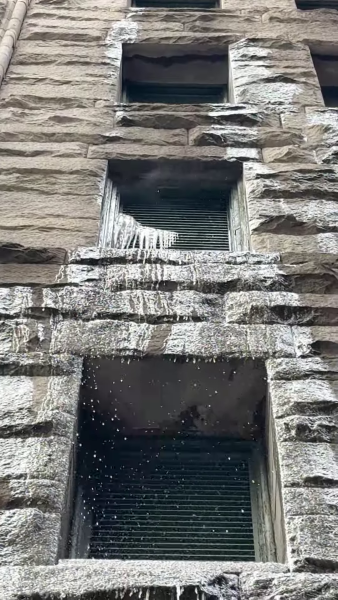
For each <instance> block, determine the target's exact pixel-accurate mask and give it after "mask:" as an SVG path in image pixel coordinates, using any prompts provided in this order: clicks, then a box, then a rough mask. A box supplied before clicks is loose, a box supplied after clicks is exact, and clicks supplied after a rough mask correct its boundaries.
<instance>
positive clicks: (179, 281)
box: [59, 260, 284, 293]
mask: <svg viewBox="0 0 338 600" xmlns="http://www.w3.org/2000/svg"><path fill="white" fill-rule="evenodd" d="M178 262H179V261H178ZM182 263H183V261H182ZM61 275H62V277H61ZM93 281H97V282H102V283H103V285H105V286H106V288H107V289H108V290H111V291H113V290H116V291H118V290H121V289H122V290H123V289H135V287H136V286H137V287H138V289H151V290H153V289H154V287H156V283H157V282H158V283H159V284H161V288H162V289H163V290H166V289H167V290H168V291H169V290H178V291H182V290H189V289H195V290H198V291H200V292H204V293H214V292H222V293H224V292H225V291H227V290H229V291H230V290H231V289H242V290H243V289H244V290H257V289H271V288H272V289H279V288H283V287H284V281H283V277H282V276H281V275H280V272H279V269H278V265H276V264H267V265H259V264H258V265H248V266H245V265H243V266H240V265H231V264H228V265H227V264H221V263H219V262H215V263H213V262H210V263H209V262H208V261H207V260H206V262H205V263H204V264H203V261H201V262H200V261H194V260H192V261H189V260H188V261H187V264H181V265H180V264H176V261H175V262H174V264H161V263H160V262H159V263H158V264H156V263H155V264H154V263H149V264H140V263H138V264H133V263H131V264H128V265H127V266H126V265H121V264H116V265H109V266H107V267H106V268H103V267H98V266H96V265H95V266H84V265H76V264H75V265H73V264H72V265H69V266H68V267H67V268H66V269H64V270H63V273H62V274H60V279H59V282H60V283H69V284H74V285H77V284H80V283H85V282H93Z"/></svg>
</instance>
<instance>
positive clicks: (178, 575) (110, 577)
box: [0, 560, 287, 600]
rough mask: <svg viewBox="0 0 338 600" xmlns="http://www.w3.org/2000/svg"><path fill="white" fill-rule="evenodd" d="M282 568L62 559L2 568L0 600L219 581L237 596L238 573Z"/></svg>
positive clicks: (49, 599)
mask: <svg viewBox="0 0 338 600" xmlns="http://www.w3.org/2000/svg"><path fill="white" fill-rule="evenodd" d="M285 572H287V567H286V566H285V565H279V564H274V563H250V562H245V563H241V562H232V563H229V562H213V561H210V562H209V561H208V562H206V561H197V562H195V561H159V560H154V561H146V560H144V561H142V560H141V561H129V560H126V561H122V560H69V561H67V560H65V561H61V563H59V565H57V566H55V567H31V568H15V567H9V568H2V569H1V568H0V598H1V600H19V599H22V598H23V597H25V600H34V598H35V595H36V591H37V590H38V591H39V595H41V596H43V597H44V599H45V600H61V599H62V598H65V597H67V600H87V599H88V598H89V597H90V599H91V600H101V599H102V597H103V595H104V596H105V597H107V598H108V597H109V598H112V599H114V598H116V599H117V598H120V597H121V594H123V592H128V591H132V590H133V592H134V593H135V599H136V598H145V597H146V592H147V589H148V590H149V588H155V590H156V588H157V589H158V588H162V591H163V588H165V589H167V591H168V592H171V593H172V594H176V593H177V590H178V589H180V591H181V592H183V589H182V588H183V587H184V586H194V587H197V588H207V589H208V591H209V593H210V592H211V590H212V588H213V590H214V593H215V587H217V583H218V585H221V587H222V588H223V594H222V596H221V597H226V598H227V599H228V600H239V591H238V586H237V581H238V580H237V577H238V575H239V574H241V573H245V574H246V575H250V574H253V573H255V574H256V577H259V576H261V577H266V578H268V577H269V578H271V577H274V576H276V575H277V574H282V573H285ZM201 591H202V590H201ZM219 591H220V590H219ZM139 594H140V595H139Z"/></svg>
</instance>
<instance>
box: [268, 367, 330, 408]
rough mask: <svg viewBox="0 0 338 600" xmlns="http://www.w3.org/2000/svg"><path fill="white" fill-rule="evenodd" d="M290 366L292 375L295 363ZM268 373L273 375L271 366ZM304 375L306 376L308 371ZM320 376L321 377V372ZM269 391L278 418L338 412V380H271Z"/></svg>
mask: <svg viewBox="0 0 338 600" xmlns="http://www.w3.org/2000/svg"><path fill="white" fill-rule="evenodd" d="M337 366H338V363H337ZM289 368H290V375H291V370H292V369H293V365H292V364H290V365H289ZM268 373H269V376H270V377H271V368H270V367H269V366H268ZM304 375H305V376H306V372H305V373H304ZM309 375H310V374H309ZM316 375H317V373H316ZM312 376H313V375H312ZM318 376H319V377H320V374H318ZM337 378H338V373H337ZM269 391H270V398H271V404H272V409H273V413H274V416H275V417H276V418H281V417H290V416H293V415H308V416H314V415H318V414H319V415H336V414H338V381H332V382H331V381H321V380H317V379H300V380H296V381H271V382H270V385H269Z"/></svg>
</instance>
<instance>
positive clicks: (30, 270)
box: [0, 248, 60, 314]
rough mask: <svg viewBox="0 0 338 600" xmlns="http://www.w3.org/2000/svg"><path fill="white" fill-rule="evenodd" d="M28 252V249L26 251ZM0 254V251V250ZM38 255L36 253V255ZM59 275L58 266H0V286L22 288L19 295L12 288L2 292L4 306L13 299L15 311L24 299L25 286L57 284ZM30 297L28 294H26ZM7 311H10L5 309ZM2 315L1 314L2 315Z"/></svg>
mask: <svg viewBox="0 0 338 600" xmlns="http://www.w3.org/2000/svg"><path fill="white" fill-rule="evenodd" d="M27 250H29V248H28V249H27ZM0 253H1V249H0ZM18 254H19V260H20V258H21V256H20V255H21V254H23V255H24V254H25V252H24V250H22V252H18ZM37 254H38V253H37ZM59 275H60V265H58V264H55V265H53V264H52V265H48V264H47V265H44V264H40V263H38V264H26V263H23V264H15V263H14V264H12V263H9V264H5V265H1V264H0V281H1V285H13V286H16V285H20V286H23V287H22V288H21V292H20V293H19V292H18V291H17V290H16V288H13V289H14V291H13V292H12V290H11V291H8V292H2V293H3V299H4V296H5V295H6V297H7V298H6V304H7V302H8V301H9V300H10V298H13V296H14V299H15V303H14V307H13V305H12V308H14V310H16V306H19V305H20V304H21V300H20V296H21V298H22V297H24V291H23V290H24V289H25V288H26V289H29V288H28V287H27V286H30V285H34V286H42V285H53V284H55V283H57V281H58V277H59ZM27 293H28V295H30V292H27ZM3 302H4V303H3V305H2V310H5V300H3ZM7 310H10V309H9V308H7ZM2 314H3V313H2Z"/></svg>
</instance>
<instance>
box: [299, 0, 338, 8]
mask: <svg viewBox="0 0 338 600" xmlns="http://www.w3.org/2000/svg"><path fill="white" fill-rule="evenodd" d="M296 6H297V8H298V9H299V10H316V9H323V8H329V9H333V10H338V2H337V0H324V1H323V0H297V1H296Z"/></svg>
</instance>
